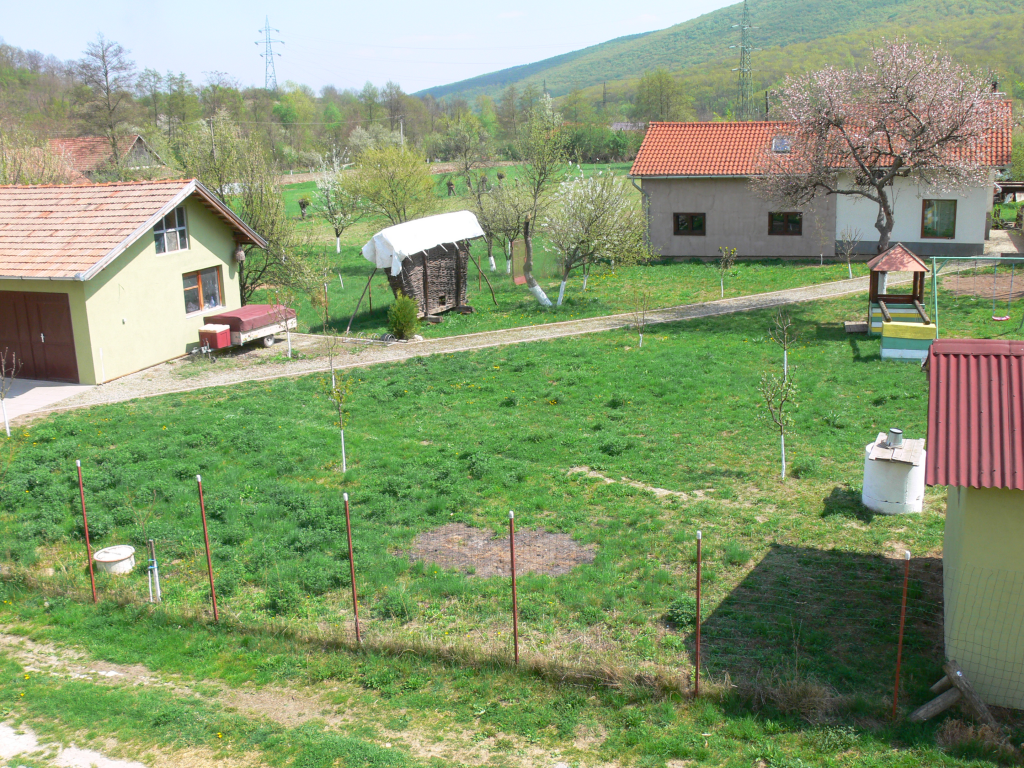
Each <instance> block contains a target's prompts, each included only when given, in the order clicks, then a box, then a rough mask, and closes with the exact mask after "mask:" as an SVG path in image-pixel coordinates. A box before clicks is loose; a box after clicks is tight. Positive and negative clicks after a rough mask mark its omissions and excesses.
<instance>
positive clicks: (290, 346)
mask: <svg viewBox="0 0 1024 768" xmlns="http://www.w3.org/2000/svg"><path fill="white" fill-rule="evenodd" d="M284 335H285V338H286V339H288V359H289V360H291V359H292V332H291V331H289V330H288V329H287V328H286V329H285V331H284Z"/></svg>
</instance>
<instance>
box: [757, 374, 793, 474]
mask: <svg viewBox="0 0 1024 768" xmlns="http://www.w3.org/2000/svg"><path fill="white" fill-rule="evenodd" d="M757 391H758V392H759V393H760V395H761V399H762V400H763V401H764V409H763V410H762V411H761V412H760V417H761V419H762V420H763V421H765V422H766V423H767V424H768V426H769V427H770V428H771V429H772V430H773V431H775V430H778V433H779V444H780V445H781V447H782V479H783V480H785V479H786V430H787V429H788V428H789V427H791V426H793V417H792V416H791V415H790V413H789V410H790V409H791V408H792V409H794V410H795V409H796V408H797V407H798V406H797V402H796V396H797V389H796V384H794V383H793V380H792V379H788V378H787V379H783V380H782V381H779V379H778V377H777V376H776V375H775V374H774V373H762V374H761V382H760V383H759V384H758V385H757Z"/></svg>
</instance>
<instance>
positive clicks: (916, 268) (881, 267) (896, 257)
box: [868, 243, 928, 272]
mask: <svg viewBox="0 0 1024 768" xmlns="http://www.w3.org/2000/svg"><path fill="white" fill-rule="evenodd" d="M868 269H870V270H871V271H872V272H927V271H928V266H927V265H926V264H925V263H924V262H923V261H921V259H920V258H918V256H917V254H915V253H914V252H913V251H911V250H910V249H909V248H907V246H905V245H904V244H903V243H896V245H894V246H893V247H892V248H890V249H889V250H887V251H885V253H880V254H878V255H877V256H875V258H873V259H872V260H871V261H869V262H868Z"/></svg>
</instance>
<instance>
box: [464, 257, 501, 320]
mask: <svg viewBox="0 0 1024 768" xmlns="http://www.w3.org/2000/svg"><path fill="white" fill-rule="evenodd" d="M466 253H467V254H468V255H469V258H471V259H472V260H473V263H474V264H476V269H477V272H479V273H480V276H481V277H482V278H483V279H484V282H485V283H487V287H488V288H489V289H490V291H491V301H493V302H494V306H498V300H497V299H496V298H494V288H493V287H492V286H491V281H490V280H488V279H487V275H485V274H484V271H483V270H482V269H480V260H479V259H477V258H476V257H475V256H473V253H472V251H470V250H469V243H468V242H467V243H466Z"/></svg>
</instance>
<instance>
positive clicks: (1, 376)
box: [0, 348, 21, 437]
mask: <svg viewBox="0 0 1024 768" xmlns="http://www.w3.org/2000/svg"><path fill="white" fill-rule="evenodd" d="M8 356H9V357H8ZM20 370H21V360H19V359H18V356H17V355H16V354H15V353H14V350H13V349H12V350H8V349H7V348H5V349H4V351H3V354H0V410H2V411H3V414H4V429H5V430H6V431H7V436H8V437H10V436H11V425H10V422H8V421H7V393H8V392H10V391H11V387H12V386H14V379H15V378H16V377H17V375H18V371H20Z"/></svg>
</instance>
